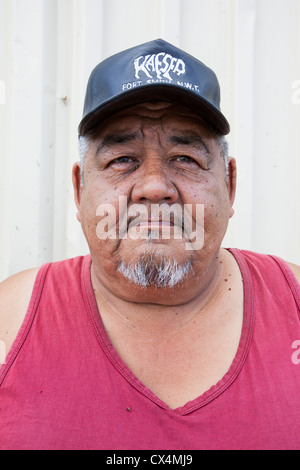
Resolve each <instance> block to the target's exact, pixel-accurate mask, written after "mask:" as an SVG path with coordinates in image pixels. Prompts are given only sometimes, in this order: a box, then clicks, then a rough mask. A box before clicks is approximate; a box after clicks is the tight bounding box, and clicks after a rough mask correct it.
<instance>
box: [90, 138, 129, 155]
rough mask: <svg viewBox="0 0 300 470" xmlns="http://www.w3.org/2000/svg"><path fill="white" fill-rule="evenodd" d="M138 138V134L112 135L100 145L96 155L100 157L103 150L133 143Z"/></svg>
mask: <svg viewBox="0 0 300 470" xmlns="http://www.w3.org/2000/svg"><path fill="white" fill-rule="evenodd" d="M136 138H137V135H136V134H110V135H107V136H106V137H104V139H103V140H102V142H101V144H99V146H98V148H97V151H96V155H98V154H99V153H100V152H101V150H103V149H108V148H111V147H113V146H114V145H118V144H124V143H126V142H131V141H132V140H135V139H136Z"/></svg>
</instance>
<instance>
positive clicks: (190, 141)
mask: <svg viewBox="0 0 300 470" xmlns="http://www.w3.org/2000/svg"><path fill="white" fill-rule="evenodd" d="M169 141H170V142H171V143H173V144H179V145H192V146H193V147H195V148H199V147H200V148H204V149H205V150H206V152H207V153H208V154H210V150H209V149H208V147H207V145H206V143H205V141H204V140H203V138H202V137H201V136H200V135H197V134H191V135H186V136H176V135H174V136H172V137H170V139H169Z"/></svg>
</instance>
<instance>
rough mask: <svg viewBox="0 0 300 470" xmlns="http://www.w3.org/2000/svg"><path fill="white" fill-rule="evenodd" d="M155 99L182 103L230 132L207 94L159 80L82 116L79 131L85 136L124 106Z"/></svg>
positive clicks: (115, 98) (211, 122)
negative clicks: (161, 82)
mask: <svg viewBox="0 0 300 470" xmlns="http://www.w3.org/2000/svg"><path fill="white" fill-rule="evenodd" d="M154 100H162V101H169V102H173V103H176V104H179V105H182V106H184V107H185V108H187V109H189V110H191V111H192V112H194V113H195V114H198V115H199V116H201V117H202V118H203V119H204V120H205V121H206V122H208V123H209V124H210V125H211V126H212V128H213V129H215V130H216V131H217V132H218V133H220V134H221V135H227V134H228V133H229V132H230V125H229V123H228V121H227V120H226V118H225V117H224V115H223V114H222V113H221V111H219V110H218V109H217V108H216V107H214V106H213V105H212V104H211V103H210V102H209V101H207V100H206V99H205V98H203V97H201V96H200V95H199V96H197V95H196V94H195V93H192V92H191V91H189V90H187V89H184V88H182V87H180V86H175V85H172V86H170V85H168V84H159V85H151V86H149V85H147V86H140V87H138V88H135V89H132V90H129V91H127V92H126V94H123V93H121V94H120V95H116V96H114V97H113V98H111V99H110V100H107V101H106V102H104V103H102V104H101V105H100V106H99V107H96V108H95V109H94V110H93V111H91V112H90V113H88V114H87V115H86V116H85V117H84V118H83V119H82V121H81V122H80V124H79V129H78V131H79V135H81V136H84V135H86V134H87V133H92V132H93V131H94V130H96V128H97V127H98V126H99V125H100V123H101V122H102V121H103V120H104V119H107V118H109V117H110V116H112V115H113V114H115V113H117V112H118V111H121V110H123V109H124V108H127V107H129V106H132V105H134V104H139V103H143V102H146V101H154Z"/></svg>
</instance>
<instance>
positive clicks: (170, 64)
mask: <svg viewBox="0 0 300 470" xmlns="http://www.w3.org/2000/svg"><path fill="white" fill-rule="evenodd" d="M134 68H135V78H136V79H137V80H140V79H141V78H144V77H143V74H144V75H145V76H146V77H148V78H157V79H158V80H161V79H166V80H170V81H173V78H174V75H176V76H177V77H179V76H180V75H183V74H184V73H185V71H186V67H185V63H184V61H183V60H181V59H179V58H177V57H173V56H171V55H170V54H166V53H165V52H159V53H158V54H152V55H150V54H149V55H146V56H140V57H138V58H137V59H135V60H134ZM172 76H173V78H172Z"/></svg>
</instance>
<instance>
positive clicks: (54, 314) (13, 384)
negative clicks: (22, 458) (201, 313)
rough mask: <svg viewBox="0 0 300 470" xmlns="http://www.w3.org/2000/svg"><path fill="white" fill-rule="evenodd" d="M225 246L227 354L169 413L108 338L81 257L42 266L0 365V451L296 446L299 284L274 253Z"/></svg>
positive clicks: (299, 422) (86, 261) (299, 438)
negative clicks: (236, 340)
mask: <svg viewBox="0 0 300 470" xmlns="http://www.w3.org/2000/svg"><path fill="white" fill-rule="evenodd" d="M231 252H232V253H233V255H234V256H235V258H236V260H237V262H238V263H239V266H240V269H241V272H242V276H243V281H244V323H243V329H242V335H241V339H240V344H239V348H238V351H237V354H236V356H235V359H234V361H233V363H232V365H231V367H230V369H229V370H228V372H227V373H226V374H225V376H224V377H223V378H222V379H221V380H220V381H219V382H218V383H217V384H216V385H215V386H213V387H212V388H210V389H209V390H208V391H206V392H205V393H204V394H203V395H201V396H199V397H198V398H197V399H195V400H193V401H190V402H188V403H187V404H186V405H185V406H183V407H180V408H178V409H175V410H171V409H169V408H168V407H167V406H166V405H165V404H164V403H163V402H162V401H161V400H159V399H158V398H157V397H156V396H155V395H154V394H153V393H152V392H151V391H150V390H149V389H147V388H146V387H145V386H144V385H143V384H142V383H141V382H140V381H139V380H138V379H137V378H136V377H135V376H134V375H133V374H132V372H131V371H130V370H129V369H128V368H127V367H126V365H125V364H124V363H123V362H122V360H121V359H120V357H119V356H118V354H117V352H116V351H115V350H114V348H113V346H112V344H111V343H110V340H109V338H108V336H107V334H106V332H105V330H104V327H103V325H102V322H101V317H100V315H99V312H98V309H97V304H96V301H95V298H94V294H93V289H92V285H91V280H90V264H91V258H90V256H86V257H79V258H75V259H71V260H66V261H62V262H58V263H51V264H47V265H44V266H43V267H42V268H41V269H40V271H39V273H38V275H37V278H36V282H35V286H34V289H33V293H32V297H31V301H30V305H29V308H28V311H27V314H26V317H25V319H24V322H23V325H22V327H21V329H20V331H19V333H18V335H17V338H16V340H15V342H14V344H13V346H12V348H11V350H10V351H9V354H8V356H7V358H6V364H4V365H3V366H2V368H1V369H0V449H2V450H3V449H17V450H21V449H42V450H46V449H51V450H54V449H60V450H64V449H78V450H80V449H106V450H121V449H128V450H139V449H150V450H151V449H152V450H153V449H155V450H157V449H160V450H161V449H167V450H193V449H300V432H299V430H300V400H299V390H300V318H299V313H300V286H299V284H298V283H297V281H296V279H295V277H294V275H293V273H292V272H291V271H290V269H289V268H288V266H287V265H286V264H285V263H284V262H283V261H282V260H280V259H278V258H274V257H270V256H264V255H258V254H255V253H251V252H245V251H243V252H242V251H239V250H231ZM224 342H226V338H224ZM220 354H222V351H220Z"/></svg>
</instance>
